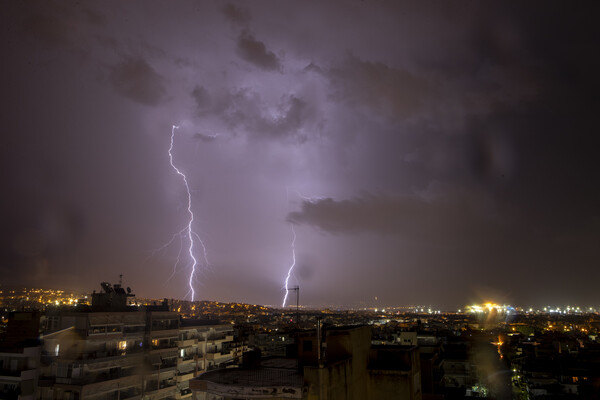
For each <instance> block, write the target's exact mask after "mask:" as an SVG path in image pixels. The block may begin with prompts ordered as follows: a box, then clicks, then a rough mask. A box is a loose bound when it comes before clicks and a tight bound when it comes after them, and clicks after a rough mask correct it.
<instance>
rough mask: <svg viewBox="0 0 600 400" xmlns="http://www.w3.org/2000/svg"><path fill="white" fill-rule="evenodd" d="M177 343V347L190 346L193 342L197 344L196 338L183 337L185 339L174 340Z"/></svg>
mask: <svg viewBox="0 0 600 400" xmlns="http://www.w3.org/2000/svg"><path fill="white" fill-rule="evenodd" d="M175 343H176V344H177V346H179V347H190V346H193V345H195V344H198V339H185V340H178V341H176V342H175Z"/></svg>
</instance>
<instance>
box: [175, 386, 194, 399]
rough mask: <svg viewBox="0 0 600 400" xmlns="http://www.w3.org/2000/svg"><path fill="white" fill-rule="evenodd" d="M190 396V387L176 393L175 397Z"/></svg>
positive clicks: (184, 397) (186, 397)
mask: <svg viewBox="0 0 600 400" xmlns="http://www.w3.org/2000/svg"><path fill="white" fill-rule="evenodd" d="M191 397H192V389H190V388H187V389H183V390H181V391H180V392H178V393H177V397H176V398H177V399H189V398H191Z"/></svg>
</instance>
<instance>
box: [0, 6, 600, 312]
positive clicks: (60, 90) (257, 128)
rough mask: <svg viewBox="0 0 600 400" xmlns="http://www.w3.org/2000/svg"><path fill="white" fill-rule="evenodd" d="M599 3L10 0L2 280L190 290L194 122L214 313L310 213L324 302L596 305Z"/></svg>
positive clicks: (311, 267)
mask: <svg viewBox="0 0 600 400" xmlns="http://www.w3.org/2000/svg"><path fill="white" fill-rule="evenodd" d="M593 4H594V3H585V2H577V3H568V4H567V3H564V2H558V3H554V2H539V3H538V2H527V3H526V4H521V3H516V2H514V3H509V4H506V3H505V2H497V3H489V2H485V3H482V2H407V3H405V4H401V3H398V2H376V1H361V2H359V1H350V2H346V1H345V2H336V1H328V2H317V1H315V2H300V1H298V2H290V1H285V2H281V1H259V2H239V3H226V2H208V1H207V2H191V1H189V2H183V1H178V2H158V1H149V2H139V1H127V2H122V1H113V2H108V1H106V2H105V1H103V2H92V1H80V2H56V3H55V2H48V1H44V2H35V3H34V2H30V3H26V2H16V1H15V2H3V3H2V4H1V5H0V31H1V36H0V37H1V39H0V46H1V47H0V49H1V54H2V61H1V62H0V63H1V66H2V69H1V74H0V76H1V77H0V79H1V85H0V88H1V89H2V108H1V116H2V117H1V121H2V132H3V133H2V145H1V146H0V149H1V154H0V156H1V158H0V163H1V182H0V188H1V193H2V195H1V196H0V198H1V200H0V201H1V203H0V205H1V209H0V212H1V215H0V221H1V222H0V245H1V247H0V257H1V258H0V277H1V278H0V279H1V281H0V283H2V284H3V285H13V284H24V285H30V286H43V287H61V288H72V289H80V290H84V291H91V290H92V289H97V288H99V285H98V284H99V282H100V281H104V280H108V281H111V282H116V281H118V276H119V274H120V273H122V274H124V283H125V284H126V285H128V286H131V287H132V288H133V290H134V292H135V293H136V294H138V295H140V296H146V297H174V298H184V297H187V298H189V297H190V295H189V290H188V287H187V280H188V278H189V272H190V271H189V263H188V261H189V260H188V258H186V257H185V253H182V254H181V259H180V263H179V264H178V265H177V268H176V269H175V270H174V269H173V266H174V264H175V262H176V259H177V253H178V251H179V248H180V246H184V247H185V246H186V240H185V239H184V240H183V241H180V240H179V239H177V240H175V241H174V242H173V243H172V244H171V246H170V247H168V248H166V249H164V250H161V251H158V252H155V251H153V250H154V249H157V248H160V247H161V246H162V245H164V244H165V243H167V242H169V240H171V238H172V235H173V234H174V233H176V232H178V231H180V230H181V229H182V228H183V227H184V226H185V225H186V223H187V220H186V218H187V216H188V215H187V212H186V207H187V203H186V202H187V198H186V193H185V189H184V187H183V184H182V180H181V179H180V177H179V176H177V174H176V173H175V172H174V170H173V169H172V168H171V166H170V164H169V157H168V152H167V150H168V148H169V143H170V134H171V126H172V125H173V124H177V125H179V126H180V129H179V130H178V131H176V138H175V145H174V149H173V155H174V159H175V163H176V164H177V166H178V168H179V169H181V170H182V171H183V172H185V173H186V175H187V177H188V180H189V183H190V186H191V189H192V197H193V203H192V208H193V211H194V213H195V218H196V219H195V224H194V229H195V231H196V232H197V233H198V235H199V236H200V237H201V238H202V240H203V241H204V243H205V244H206V247H207V252H208V260H209V263H210V265H209V266H206V265H201V266H200V271H199V273H198V274H197V276H196V279H195V283H194V287H195V290H196V298H197V299H210V300H220V301H244V302H250V303H261V304H279V303H280V302H281V299H282V297H283V293H284V292H283V291H282V285H283V280H284V278H285V276H286V274H287V269H288V267H289V266H290V263H291V261H292V248H291V242H292V237H293V235H292V224H293V226H294V227H295V232H296V234H297V239H296V242H295V245H296V246H295V249H296V258H297V265H296V268H295V273H294V275H293V276H292V278H291V280H290V284H291V285H296V284H298V285H299V286H300V288H301V301H302V303H304V304H312V305H320V304H340V305H347V306H354V305H359V304H368V305H391V304H417V303H418V304H436V305H440V306H447V307H461V306H462V305H464V304H465V303H467V302H470V301H481V300H495V301H498V302H510V303H512V304H522V305H528V304H532V305H545V304H551V303H552V304H557V303H560V304H564V303H565V302H570V303H571V304H580V305H598V303H599V297H598V282H599V281H600V268H599V260H600V257H599V256H600V245H599V239H600V212H599V211H598V206H599V205H600V191H599V188H598V185H599V182H600V179H599V176H598V175H599V174H598V162H599V161H598V156H597V153H598V146H597V143H598V140H597V139H596V137H597V135H598V132H599V130H598V128H597V125H598V123H597V119H598V110H599V107H598V106H599V105H600V104H599V99H600V97H599V96H598V92H599V91H598V89H599V86H600V85H599V83H600V80H599V78H598V76H599V75H598V71H600V56H599V54H600V53H599V52H598V43H600V35H599V29H598V24H597V21H596V15H597V14H596V13H595V12H593V10H592V9H591V6H592V5H593ZM184 250H185V249H184ZM197 255H198V256H200V254H197ZM199 258H201V257H199ZM375 297H377V299H378V300H377V301H376V300H375Z"/></svg>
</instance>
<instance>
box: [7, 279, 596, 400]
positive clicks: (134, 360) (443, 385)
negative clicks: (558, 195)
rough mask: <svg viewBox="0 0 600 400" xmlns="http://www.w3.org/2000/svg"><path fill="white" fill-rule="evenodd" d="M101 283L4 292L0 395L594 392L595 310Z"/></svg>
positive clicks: (584, 395)
mask: <svg viewBox="0 0 600 400" xmlns="http://www.w3.org/2000/svg"><path fill="white" fill-rule="evenodd" d="M121 279H122V277H121ZM100 287H101V290H99V291H96V290H94V291H93V292H92V293H91V294H88V295H86V294H84V293H83V292H82V293H73V292H69V291H65V290H50V289H36V288H20V289H17V288H13V289H8V290H6V289H3V290H2V292H1V293H0V307H1V308H0V310H1V314H2V319H1V321H2V323H1V326H0V340H1V342H0V343H1V346H2V348H1V349H0V362H1V363H2V364H1V365H2V366H3V368H2V370H1V371H0V382H1V383H2V385H3V386H2V388H1V389H0V395H1V396H2V398H3V399H69V400H74V399H77V400H79V399H88V398H89V399H186V398H190V399H211V400H212V399H230V398H231V399H252V398H260V399H285V398H292V399H294V398H297V399H338V398H340V399H342V398H343V399H353V398H363V399H388V398H400V399H455V398H456V399H458V398H461V399H462V398H491V399H503V398H506V399H511V398H512V399H531V398H547V397H548V396H551V397H552V398H567V399H568V398H596V397H597V396H598V395H599V394H600V392H599V391H598V387H599V384H600V341H599V340H598V337H599V336H598V335H599V332H600V312H599V311H598V310H596V309H595V308H593V307H586V308H581V307H576V306H574V307H571V306H569V305H568V306H565V307H562V308H561V307H544V308H543V309H533V308H521V307H512V306H505V305H499V304H494V303H491V302H490V303H485V304H472V305H467V306H465V307H464V309H460V310H454V311H447V310H446V311H441V310H436V309H434V308H429V307H427V306H402V307H387V308H386V309H375V308H363V309H314V308H309V307H301V305H300V304H297V305H296V306H293V305H290V306H288V307H285V308H282V307H267V306H262V305H253V304H243V303H220V302H215V301H194V302H192V301H189V300H177V299H141V298H136V297H135V295H134V294H133V293H132V291H131V289H130V288H129V287H127V288H126V289H125V288H124V287H123V284H122V281H121V280H120V281H119V283H115V284H110V283H108V282H102V284H101V285H100ZM308 343H311V344H308ZM315 343H316V344H315ZM315 346H317V347H316V348H315ZM363 362H366V364H363ZM315 368H316V369H315ZM340 369H341V371H345V372H343V374H342V375H340ZM342 389H343V390H344V391H345V394H343V395H342V394H340V392H339V391H340V390H342ZM349 393H351V394H349Z"/></svg>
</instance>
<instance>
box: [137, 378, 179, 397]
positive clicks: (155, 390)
mask: <svg viewBox="0 0 600 400" xmlns="http://www.w3.org/2000/svg"><path fill="white" fill-rule="evenodd" d="M176 392H177V386H176V383H175V382H164V381H163V382H160V386H159V387H157V385H156V381H150V382H148V385H147V386H146V390H145V392H144V395H146V396H152V397H159V398H161V397H162V396H166V395H169V394H170V395H172V396H173V397H175V394H176Z"/></svg>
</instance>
